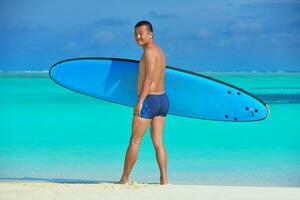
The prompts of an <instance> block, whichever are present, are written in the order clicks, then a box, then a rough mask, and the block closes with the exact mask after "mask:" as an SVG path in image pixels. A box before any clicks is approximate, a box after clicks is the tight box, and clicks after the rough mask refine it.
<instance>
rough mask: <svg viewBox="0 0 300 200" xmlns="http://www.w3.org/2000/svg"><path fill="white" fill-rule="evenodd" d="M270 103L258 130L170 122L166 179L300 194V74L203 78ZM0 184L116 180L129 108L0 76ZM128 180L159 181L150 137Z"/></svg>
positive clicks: (252, 125)
mask: <svg viewBox="0 0 300 200" xmlns="http://www.w3.org/2000/svg"><path fill="white" fill-rule="evenodd" d="M205 74H206V75H209V76H213V77H215V78H218V79H220V80H223V81H226V82H229V83H231V84H234V85H236V86H239V87H241V88H243V89H245V90H247V91H249V92H251V93H253V94H255V95H257V96H258V97H260V98H261V99H263V100H264V101H265V102H266V103H268V104H269V106H270V109H271V115H270V117H269V118H268V119H267V120H264V121H259V122H234V123H233V122H216V121H207V120H197V119H189V118H183V117H178V116H171V115H169V116H168V117H167V120H166V127H165V135H164V140H165V145H166V148H167V152H168V174H169V179H170V182H171V183H175V184H215V185H264V186H297V187H299V186H300V131H299V130H300V117H299V114H300V73H285V72H282V73H242V72H239V73H238V72H236V73H205ZM0 94H1V96H0V124H1V126H0V179H9V178H10V179H13V180H20V179H26V180H33V179H40V180H54V179H55V180H66V179H68V180H70V181H83V180H96V181H105V182H107V181H117V180H119V178H120V176H121V173H122V169H123V161H124V155H125V151H126V148H127V145H128V141H129V137H130V128H131V120H132V108H129V107H125V106H122V105H118V104H112V103H109V102H105V101H101V100H98V99H95V98H92V97H88V96H84V95H80V94H78V93H75V92H72V91H69V90H67V89H64V88H62V87H60V86H58V85H56V84H55V83H54V82H53V81H52V80H51V79H50V78H49V77H48V74H43V73H4V72H2V73H0ZM131 180H133V181H140V182H155V183H157V182H158V181H159V170H158V167H157V164H156V160H155V152H154V149H153V146H152V143H151V139H150V135H149V132H148V133H147V134H146V135H145V137H144V140H143V143H142V145H141V149H140V153H139V157H138V161H137V163H136V165H135V167H134V169H133V171H132V175H131Z"/></svg>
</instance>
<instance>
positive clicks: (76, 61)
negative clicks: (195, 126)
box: [49, 57, 269, 122]
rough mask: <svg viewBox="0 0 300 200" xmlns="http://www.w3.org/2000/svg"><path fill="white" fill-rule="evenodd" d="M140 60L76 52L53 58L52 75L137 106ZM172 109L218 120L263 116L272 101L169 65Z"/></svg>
mask: <svg viewBox="0 0 300 200" xmlns="http://www.w3.org/2000/svg"><path fill="white" fill-rule="evenodd" d="M138 69H139V61H137V60H130V59H121V58H101V57H88V58H72V59H67V60H63V61H60V62H58V63H56V64H54V65H53V66H52V67H51V68H50V70H49V76H50V77H51V79H52V80H53V81H54V82H55V83H57V84H58V85H60V86H62V87H64V88H67V89H70V90H72V91H75V92H78V93H81V94H84V95H88V96H91V97H95V98H98V99H101V100H105V101H109V102H113V103H118V104H122V105H126V106H131V107H134V106H135V105H136V103H137V100H138V96H137V82H138ZM165 91H166V93H167V95H168V97H169V112H168V114H171V115H177V116H184V117H190V118H197V119H206V120H217V121H234V122H242V121H243V122H245V121H259V120H263V119H266V118H267V117H268V115H269V107H268V105H267V104H266V103H264V102H263V101H262V100H260V99H258V98H257V97H256V96H254V95H252V94H250V93H249V92H247V91H245V90H243V89H241V88H238V87H236V86H233V85H231V84H228V83H226V82H223V81H220V80H218V79H215V78H212V77H209V76H206V75H203V74H199V73H195V72H191V71H188V70H185V69H180V68H176V67H171V66H166V75H165Z"/></svg>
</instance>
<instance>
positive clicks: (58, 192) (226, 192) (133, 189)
mask: <svg viewBox="0 0 300 200" xmlns="http://www.w3.org/2000/svg"><path fill="white" fill-rule="evenodd" d="M18 199H20V200H21V199H22V200H50V199H51V200H54V199H55V200H56V199H57V200H69V199H70V200H71V199H72V200H79V199H80V200H90V199H95V200H96V199H97V200H101V199H105V200H120V199H123V200H130V199H133V200H148V199H153V200H162V199H171V200H177V199H180V200H188V199H193V200H198V199H203V200H210V199H211V200H258V199H260V200H279V199H280V200H300V188H287V187H241V186H205V185H171V184H170V185H166V186H160V185H155V184H141V183H130V184H126V185H119V184H112V183H101V184H65V183H48V182H47V183H46V182H45V183H44V182H39V183H37V182H0V200H18Z"/></svg>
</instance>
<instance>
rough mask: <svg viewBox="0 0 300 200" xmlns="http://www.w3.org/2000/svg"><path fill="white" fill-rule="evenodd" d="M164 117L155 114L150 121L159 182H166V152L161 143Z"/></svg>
mask: <svg viewBox="0 0 300 200" xmlns="http://www.w3.org/2000/svg"><path fill="white" fill-rule="evenodd" d="M164 124H165V117H161V116H156V117H154V118H153V120H152V122H151V131H150V132H151V138H152V142H153V145H154V148H155V151H156V160H157V163H158V166H159V170H160V184H162V185H163V184H167V183H168V177H167V152H166V149H165V146H164V144H163V129H164Z"/></svg>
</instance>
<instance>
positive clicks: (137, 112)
mask: <svg viewBox="0 0 300 200" xmlns="http://www.w3.org/2000/svg"><path fill="white" fill-rule="evenodd" d="M142 107H143V104H142V103H138V104H136V106H135V107H134V110H133V115H134V116H140V114H141V110H142Z"/></svg>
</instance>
